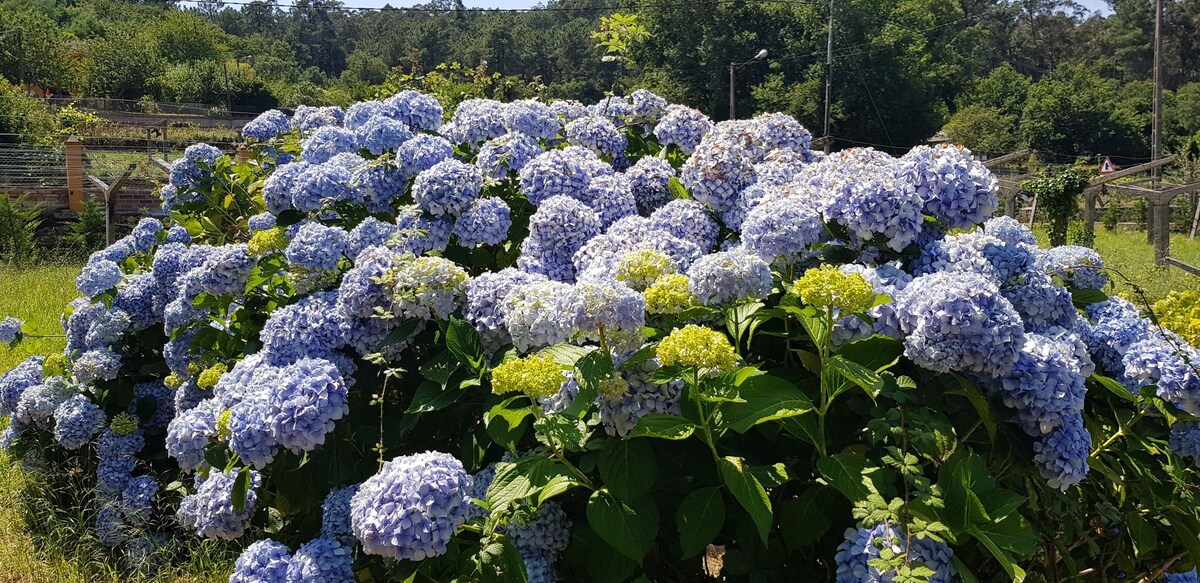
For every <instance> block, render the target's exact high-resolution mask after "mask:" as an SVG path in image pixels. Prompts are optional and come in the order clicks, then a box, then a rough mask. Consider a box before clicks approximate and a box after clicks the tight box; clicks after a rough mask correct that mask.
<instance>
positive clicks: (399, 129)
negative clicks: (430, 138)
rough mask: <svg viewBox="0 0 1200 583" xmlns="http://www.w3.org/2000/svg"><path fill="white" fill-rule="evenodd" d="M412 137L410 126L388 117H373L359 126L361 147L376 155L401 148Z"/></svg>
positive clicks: (359, 143)
mask: <svg viewBox="0 0 1200 583" xmlns="http://www.w3.org/2000/svg"><path fill="white" fill-rule="evenodd" d="M412 137H413V134H412V132H411V131H409V130H408V126H406V125H404V123H403V122H399V121H396V120H394V119H391V118H388V117H382V116H380V117H373V118H371V119H369V120H367V122H366V123H364V124H363V125H362V126H361V127H359V128H358V145H359V147H360V148H362V149H364V150H366V151H368V152H370V153H371V154H373V155H375V156H379V155H381V154H383V153H384V152H391V151H393V150H395V149H396V148H399V147H400V144H403V143H404V142H407V141H408V140H411V139H412Z"/></svg>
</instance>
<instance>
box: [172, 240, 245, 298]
mask: <svg viewBox="0 0 1200 583" xmlns="http://www.w3.org/2000/svg"><path fill="white" fill-rule="evenodd" d="M253 268H254V258H253V257H251V256H250V254H249V253H247V252H246V245H245V244H241V243H239V244H234V245H222V246H220V247H212V248H210V249H209V250H208V253H206V254H205V255H204V260H203V262H202V263H201V264H200V266H199V267H197V268H195V269H192V270H190V271H188V272H187V273H185V274H184V275H183V277H182V278H180V280H179V283H180V284H181V285H182V287H183V290H182V291H183V293H184V295H185V296H187V297H195V296H196V295H198V294H199V293H201V292H207V293H210V294H213V295H222V294H241V293H242V292H243V291H245V288H246V280H247V279H248V278H249V277H250V270H251V269H253Z"/></svg>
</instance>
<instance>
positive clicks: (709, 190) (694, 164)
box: [663, 119, 754, 213]
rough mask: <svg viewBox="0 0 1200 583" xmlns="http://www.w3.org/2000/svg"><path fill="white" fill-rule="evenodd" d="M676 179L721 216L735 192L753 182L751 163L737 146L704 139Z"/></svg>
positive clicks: (743, 151) (752, 164) (728, 207)
mask: <svg viewBox="0 0 1200 583" xmlns="http://www.w3.org/2000/svg"><path fill="white" fill-rule="evenodd" d="M663 121H664V123H665V122H666V120H665V119H664V120H663ZM679 180H680V182H682V183H683V185H684V186H686V187H688V190H689V191H690V192H691V194H692V196H693V197H694V198H695V199H696V200H698V201H700V202H702V203H704V204H705V205H708V207H709V208H711V209H713V210H714V211H716V212H718V213H724V212H727V211H729V210H730V209H732V208H733V206H734V205H735V204H736V203H737V196H738V193H740V192H741V191H742V190H743V189H745V188H746V187H747V186H750V185H751V184H753V183H754V160H753V159H752V158H751V157H750V156H749V155H748V154H747V152H746V150H745V148H743V147H741V146H740V145H739V144H735V143H732V142H729V141H724V140H719V139H705V140H704V141H703V143H701V144H700V146H699V147H697V148H696V151H695V152H694V153H692V156H691V157H690V158H688V159H687V162H684V164H683V169H682V170H681V171H680V173H679Z"/></svg>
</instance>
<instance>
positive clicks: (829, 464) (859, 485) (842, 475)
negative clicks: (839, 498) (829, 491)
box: [817, 453, 871, 502]
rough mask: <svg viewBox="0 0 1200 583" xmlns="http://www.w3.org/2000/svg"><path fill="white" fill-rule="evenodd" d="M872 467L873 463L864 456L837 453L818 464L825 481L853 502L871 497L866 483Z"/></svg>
mask: <svg viewBox="0 0 1200 583" xmlns="http://www.w3.org/2000/svg"><path fill="white" fill-rule="evenodd" d="M870 466H871V462H869V461H868V460H867V458H865V457H863V456H862V455H858V454H848V453H835V454H833V455H831V456H829V457H827V458H824V459H822V460H819V461H818V462H817V469H818V470H819V471H820V472H821V476H822V477H824V478H825V481H826V482H828V483H829V485H830V486H833V488H834V489H835V490H837V491H838V492H841V493H842V494H843V495H845V496H846V498H848V499H849V500H850V501H851V502H861V501H863V500H866V499H867V496H870V495H871V489H870V488H868V487H867V484H866V483H865V482H864V480H866V473H867V468H869V467H870Z"/></svg>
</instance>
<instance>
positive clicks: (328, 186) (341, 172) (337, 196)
mask: <svg viewBox="0 0 1200 583" xmlns="http://www.w3.org/2000/svg"><path fill="white" fill-rule="evenodd" d="M352 176H353V174H352V173H351V170H350V169H348V168H346V167H345V166H342V165H339V164H312V165H309V166H307V167H306V168H304V170H303V172H301V173H300V174H299V175H297V176H296V177H295V178H294V179H293V180H292V182H291V206H292V207H294V208H296V209H298V210H301V211H304V212H314V211H319V210H321V208H322V207H323V206H325V205H327V204H331V203H334V202H337V201H340V200H349V199H350V198H351V196H353V195H355V194H356V192H352V189H351V188H350V180H351V178H352ZM264 190H265V186H264ZM268 208H271V205H270V203H269V202H268ZM271 210H272V211H274V210H275V209H274V208H271Z"/></svg>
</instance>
